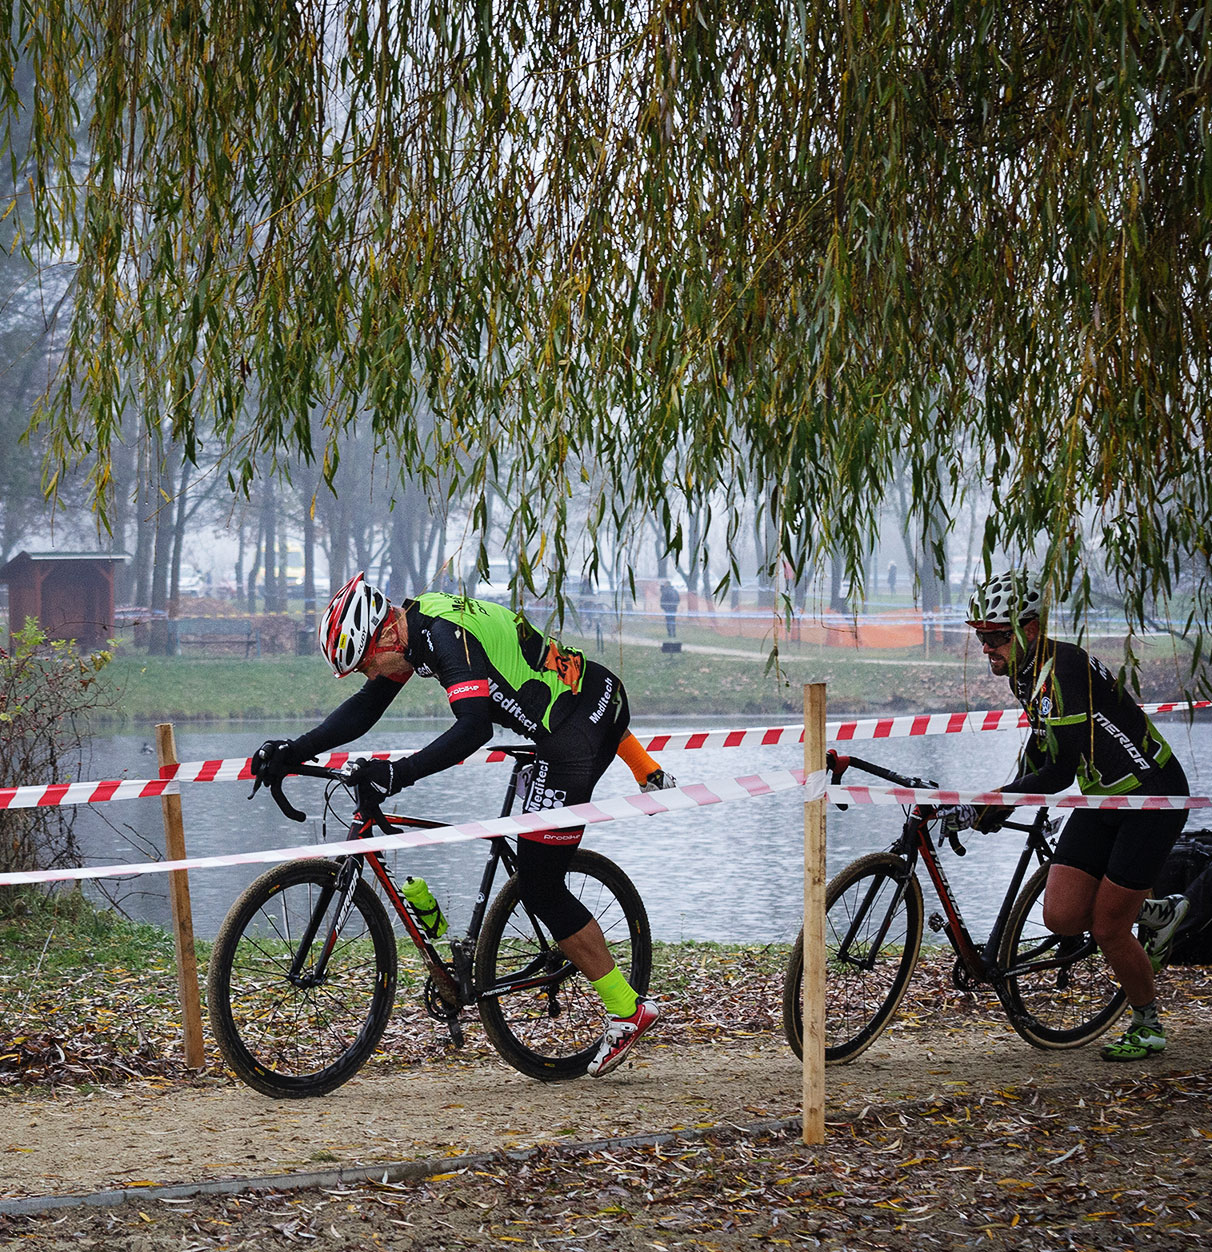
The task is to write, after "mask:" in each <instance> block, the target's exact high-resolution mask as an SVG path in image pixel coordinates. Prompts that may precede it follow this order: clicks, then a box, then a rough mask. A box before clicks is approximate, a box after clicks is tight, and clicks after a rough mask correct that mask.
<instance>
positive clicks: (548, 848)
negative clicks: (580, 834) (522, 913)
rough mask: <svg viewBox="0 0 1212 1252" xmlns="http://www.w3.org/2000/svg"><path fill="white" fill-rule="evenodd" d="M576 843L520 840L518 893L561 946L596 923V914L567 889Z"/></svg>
mask: <svg viewBox="0 0 1212 1252" xmlns="http://www.w3.org/2000/svg"><path fill="white" fill-rule="evenodd" d="M576 850H577V848H576V844H550V843H538V842H536V841H535V840H533V839H519V840H518V892H519V894H520V895H521V897H522V903H523V904H525V905H526V906H527V907H528V908H529V909H531V910H532V911H533V912H534V914H535V916H536V917H537V918H539V920H540V921H542V922H544V923H545V924H546V926H547V928H548V929H549V930H550V931H551V937H552V938H553V939H554V940H555V941H556V943H559V942H560V941H561V940H563V939H567V938H568V936H569V935H575V934H576V933H577V931H578V930H580V929H581V928H582V927H584V926H586V925H587V924H588V923H589V922H590V921H592V920H593V914H592V913H590V911H589V910H588V909H587V908H586V907H585V906H584V905H583V904H582V903H581V902H580V900H578V899H577V898H576V896H574V895H573V894H572V892H571V891H569V890H568V886H567V884H566V883H565V881H564V876H565V875H566V874H567V872H568V866H569V864H570V863H571V861H572V857H573V853H574V852H576Z"/></svg>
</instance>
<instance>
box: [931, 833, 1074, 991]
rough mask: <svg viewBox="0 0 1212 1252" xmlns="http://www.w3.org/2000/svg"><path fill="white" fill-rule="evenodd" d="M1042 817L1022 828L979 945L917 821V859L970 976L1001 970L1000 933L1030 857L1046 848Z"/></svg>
mask: <svg viewBox="0 0 1212 1252" xmlns="http://www.w3.org/2000/svg"><path fill="white" fill-rule="evenodd" d="M911 820H913V819H911ZM1042 820H1043V819H1042V818H1041V817H1040V816H1037V817H1036V819H1035V820H1034V821H1033V822H1032V823H1031V825H1030V826H1029V827H1027V828H1026V829H1027V840H1026V842H1025V843H1024V844H1023V850H1022V851H1021V852H1020V853H1019V857H1018V863H1017V864H1016V865H1015V867H1014V873H1013V874H1011V876H1010V882H1009V884H1008V886H1007V887H1006V893H1005V895H1004V896H1003V897H1002V903H1001V907H1000V908H999V909H998V913H997V917H996V919H995V920H994V923H993V928H992V930H990V932H989V937H988V938H987V939H986V940H985V942H984V944H983V945H982V946H981V947H979V948H978V947H977V945H976V942H975V940H974V939H973V938H972V935H971V934H970V933H969V931H968V927H967V925H966V924H965V922H964V917H963V914H962V913H961V912H960V908H959V904H958V902H957V901H956V898H955V893H954V892H953V891H952V890H951V883H950V881H949V880H948V878H947V875H946V873H945V872H944V870H943V867H942V865H941V864H940V863H939V860H938V849H937V848H936V847H935V844H934V841H933V840H932V839H931V837H930V829H929V826H928V825H927V823H925V822H922V821H919V822H918V823H917V832H916V837H917V850H918V852H920V854H921V859H922V861H923V862H924V863H925V866H926V872H927V873H928V874H929V875H930V881H931V883H933V885H934V890H935V892H936V894H937V895H938V898H939V902H940V903H941V904H942V906H943V911H944V913H946V915H947V922H946V925H945V926H944V928H943V933H944V934H946V936H947V939H948V941H949V942H950V944H951V946H952V947H953V948H954V949H955V953H956V955H957V956H958V957H959V958H960V960H961V961H962V962H963V964H964V967H965V968H966V969H967V971H968V973H969V974H970V975H971V976H972V977H973V978H978V979H980V980H981V981H985V982H988V981H990V980H992V979H993V978H994V977H995V976H997V975H999V974H1000V973H1001V972H1002V971H999V970H998V967H997V951H998V948H999V947H1000V946H1001V937H1002V932H1003V931H1004V930H1005V929H1006V922H1007V921H1008V920H1009V918H1010V911H1011V909H1012V908H1013V907H1014V902H1015V901H1016V900H1017V899H1018V893H1019V891H1020V890H1021V888H1022V885H1023V882H1024V880H1025V879H1026V877H1027V871H1028V870H1029V869H1030V868H1031V862H1032V860H1033V859H1035V858H1038V859H1039V860H1040V861H1041V862H1042V861H1043V860H1045V859H1046V856H1047V854H1048V852H1049V851H1050V849H1049V847H1048V845H1047V842H1046V841H1045V840H1044V837H1043V833H1042V831H1041V829H1040V826H1041V821H1042Z"/></svg>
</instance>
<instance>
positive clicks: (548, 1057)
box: [475, 848, 652, 1082]
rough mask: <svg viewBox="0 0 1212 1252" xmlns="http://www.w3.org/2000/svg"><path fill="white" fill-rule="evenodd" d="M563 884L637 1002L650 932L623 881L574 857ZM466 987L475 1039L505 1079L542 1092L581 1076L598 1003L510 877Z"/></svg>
mask: <svg viewBox="0 0 1212 1252" xmlns="http://www.w3.org/2000/svg"><path fill="white" fill-rule="evenodd" d="M566 881H567V883H568V889H569V890H570V891H571V892H572V894H573V895H574V896H576V897H577V899H578V900H580V901H581V903H582V904H584V905H585V907H586V908H587V909H588V910H589V912H590V913H591V914H592V915H593V917H594V919H595V920H596V921H597V923H598V925H599V926H601V928H602V934H603V935H604V936H605V937H606V947H607V948H608V949H609V951H610V954H611V956H612V957H614V960H615V963H616V964H617V965H618V967H619V969H621V970H622V971H623V974H624V976H625V977H626V979H627V981H628V982H629V983H630V984H631V986H632V987H633V988H634V989H635V990H636V992H637V993H638V994H639V995H641V996H643V995H644V994H645V993H646V992H647V991H648V980H649V978H650V976H651V974H652V932H651V931H650V930H649V928H648V914H647V912H645V909H644V902H643V901H642V900H641V899H640V894H639V892H638V891H636V889H635V886H634V885H633V884H632V882H631V879H630V878H628V877H627V875H626V874H624V873H623V871H622V870H621V869H619V867H618V866H617V865H615V863H614V862H613V861H608V860H607V859H606V858H605V857H604V856H600V855H599V854H598V853H596V852H590V851H588V850H587V849H584V848H578V849H577V852H576V854H575V855H574V856H573V858H572V863H571V865H570V866H569V869H568V876H567V880H566ZM475 982H476V989H477V993H478V996H479V1006H480V1020H481V1021H482V1022H483V1024H484V1031H485V1033H486V1034H487V1035H488V1038H489V1039H490V1040H491V1042H492V1045H493V1047H495V1048H496V1050H497V1051H498V1052H499V1053H500V1054H501V1056H502V1057H503V1058H504V1059H505V1060H506V1061H508V1062H509V1064H510V1065H512V1066H513V1067H514V1069H516V1070H518V1071H520V1072H521V1073H523V1074H526V1075H527V1076H529V1077H530V1078H538V1079H541V1080H542V1081H544V1082H553V1081H556V1080H558V1079H563V1078H577V1077H579V1076H580V1075H582V1074H584V1073H585V1071H586V1069H587V1068H588V1066H589V1062H590V1061H591V1060H592V1059H593V1056H594V1053H595V1052H596V1051H597V1049H598V1044H599V1043H600V1042H601V1039H602V1029H603V1022H604V1016H605V1015H604V1010H603V1008H602V1001H601V999H600V998H599V997H598V994H597V992H596V991H594V989H593V987H592V986H591V985H590V984H589V981H588V980H587V979H586V978H585V976H584V975H583V974H582V973H581V972H580V971H579V970H578V969H577V968H576V966H574V965H573V964H572V962H571V961H569V960H568V958H567V957H566V956H565V955H564V954H563V952H561V951H560V949H559V947H558V946H557V945H556V943H555V941H554V940H553V939H552V938H551V936H550V934H549V933H548V931H547V929H546V927H545V926H543V925H542V924H537V925H536V919H534V918H532V917H531V915H530V914H529V913H528V912H527V910H526V909H525V908H524V907H523V905H522V903H521V900H520V899H519V896H518V884H517V877H516V875H515V876H514V877H513V878H511V879H510V880H509V881H508V882H507V883H506V884H505V886H504V887H502V888H501V891H500V894H499V895H498V896H497V898H496V899H495V900H494V901H493V902H492V907H491V908H490V909H489V910H488V914H487V916H486V917H485V919H484V928H483V930H481V932H480V939H479V942H478V943H477V944H476V961H475Z"/></svg>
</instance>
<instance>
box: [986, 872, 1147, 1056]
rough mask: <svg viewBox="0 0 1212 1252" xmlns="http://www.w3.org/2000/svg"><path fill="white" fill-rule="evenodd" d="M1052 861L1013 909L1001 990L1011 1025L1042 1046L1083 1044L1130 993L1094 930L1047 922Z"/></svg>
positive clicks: (1004, 949) (1005, 939)
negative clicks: (1072, 933) (1075, 932)
mask: <svg viewBox="0 0 1212 1252" xmlns="http://www.w3.org/2000/svg"><path fill="white" fill-rule="evenodd" d="M1047 882H1048V866H1047V865H1041V866H1040V867H1039V869H1037V870H1036V871H1035V873H1034V874H1032V876H1031V877H1030V879H1028V881H1027V885H1026V886H1025V887H1024V888H1023V889H1022V891H1020V892H1019V895H1018V899H1017V900H1016V901H1015V902H1014V907H1013V908H1012V909H1011V911H1010V918H1009V920H1008V921H1007V923H1006V933H1005V936H1004V937H1003V939H1002V945H1001V951H1000V952H999V953H998V964H999V965H1000V966H1001V968H1002V970H1003V971H1004V973H1003V977H1002V981H1001V984H1000V985H999V987H998V994H999V995H1000V996H1001V1000H1002V1005H1003V1007H1004V1008H1005V1010H1006V1016H1007V1017H1008V1018H1009V1019H1010V1025H1011V1026H1013V1027H1014V1029H1015V1030H1016V1031H1017V1032H1018V1033H1019V1034H1020V1035H1021V1036H1022V1037H1023V1038H1024V1039H1025V1040H1026V1041H1027V1042H1028V1043H1030V1044H1032V1045H1033V1046H1034V1047H1037V1048H1052V1049H1059V1048H1079V1047H1081V1046H1082V1045H1083V1044H1086V1043H1089V1042H1090V1041H1091V1040H1092V1039H1097V1038H1098V1036H1099V1035H1101V1034H1103V1033H1104V1032H1105V1031H1106V1030H1107V1029H1108V1027H1110V1026H1111V1025H1112V1023H1113V1022H1114V1021H1115V1020H1116V1019H1117V1018H1118V1017H1119V1016H1120V1014H1121V1013H1122V1012H1123V1011H1124V1008H1125V1007H1126V1004H1127V997H1126V996H1125V995H1124V993H1123V991H1122V990H1121V989H1120V987H1119V984H1118V983H1117V982H1116V979H1115V975H1114V974H1113V973H1112V971H1111V967H1110V965H1108V963H1107V961H1106V958H1105V957H1104V956H1103V954H1102V953H1101V952H1100V951H1099V950H1098V948H1097V947H1096V946H1095V944H1094V941H1093V940H1092V939H1091V938H1090V936H1089V935H1080V936H1078V937H1076V938H1063V937H1062V936H1060V935H1054V934H1052V933H1051V932H1050V931H1049V930H1048V929H1047V927H1046V926H1045V925H1044V923H1043V904H1042V901H1043V895H1044V888H1045V886H1046V885H1047Z"/></svg>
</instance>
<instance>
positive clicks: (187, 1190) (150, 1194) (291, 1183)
mask: <svg viewBox="0 0 1212 1252" xmlns="http://www.w3.org/2000/svg"><path fill="white" fill-rule="evenodd" d="M801 1125H802V1122H801V1119H800V1118H798V1117H785V1118H772V1119H769V1120H765V1121H759V1122H751V1123H749V1124H748V1125H744V1126H740V1125H737V1124H735V1123H732V1122H729V1123H726V1124H724V1125H720V1126H708V1127H706V1128H705V1129H700V1130H671V1131H664V1132H662V1133H660V1134H650V1135H626V1136H623V1137H620V1138H617V1139H594V1140H589V1141H587V1142H584V1143H544V1144H537V1145H535V1146H534V1147H531V1148H510V1149H504V1150H501V1151H498V1152H477V1153H474V1154H472V1155H469V1156H439V1157H425V1158H422V1159H421V1160H417V1161H393V1162H390V1163H388V1164H386V1165H367V1166H356V1167H355V1166H347V1167H345V1168H342V1169H326V1170H308V1171H306V1172H301V1173H291V1174H263V1175H261V1176H259V1177H250V1178H222V1179H216V1180H215V1181H213V1182H183V1183H175V1184H173V1185H171V1186H164V1187H122V1188H115V1189H113V1190H109V1191H94V1192H92V1193H90V1194H88V1195H62V1196H56V1195H50V1196H27V1197H25V1198H24V1199H20V1200H0V1217H34V1216H37V1215H39V1214H42V1213H51V1212H54V1211H55V1210H57V1209H81V1208H115V1207H117V1206H118V1205H120V1204H127V1203H129V1202H130V1201H132V1200H138V1201H140V1202H146V1201H149V1200H152V1201H154V1200H183V1199H188V1198H189V1197H191V1196H210V1195H241V1194H243V1193H244V1192H248V1191H298V1190H301V1189H304V1188H308V1187H339V1186H348V1185H349V1184H357V1183H370V1182H376V1183H398V1182H420V1181H421V1180H422V1179H424V1178H429V1177H431V1176H433V1175H434V1174H452V1173H458V1172H459V1171H460V1170H464V1169H483V1168H484V1167H485V1166H488V1165H501V1164H517V1163H521V1162H523V1161H529V1160H533V1159H534V1158H535V1157H536V1156H541V1155H543V1154H545V1153H549V1154H551V1155H552V1156H561V1157H578V1156H590V1155H592V1154H593V1153H595V1152H609V1151H612V1150H617V1149H619V1148H646V1147H656V1146H663V1145H665V1144H667V1143H679V1142H681V1143H696V1142H701V1141H702V1140H704V1139H708V1138H713V1137H724V1138H760V1137H762V1136H764V1135H773V1134H779V1133H782V1132H785V1131H798V1130H799V1129H800V1127H801Z"/></svg>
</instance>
